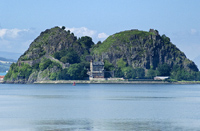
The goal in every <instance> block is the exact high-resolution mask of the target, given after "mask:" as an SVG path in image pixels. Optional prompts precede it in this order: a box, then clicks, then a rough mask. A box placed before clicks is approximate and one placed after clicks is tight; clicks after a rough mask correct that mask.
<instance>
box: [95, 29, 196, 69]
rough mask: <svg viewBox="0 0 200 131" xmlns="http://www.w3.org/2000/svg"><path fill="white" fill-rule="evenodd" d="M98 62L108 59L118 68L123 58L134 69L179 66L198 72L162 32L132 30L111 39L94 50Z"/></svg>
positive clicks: (117, 34) (115, 35)
mask: <svg viewBox="0 0 200 131" xmlns="http://www.w3.org/2000/svg"><path fill="white" fill-rule="evenodd" d="M92 54H93V57H94V59H96V60H100V59H107V60H108V61H109V62H110V63H112V64H114V65H115V66H116V62H117V61H118V60H119V59H120V58H122V59H123V60H124V61H126V62H127V64H128V65H129V66H132V67H133V68H136V67H140V68H144V69H150V68H153V69H156V68H157V67H158V66H159V65H161V64H164V63H166V64H168V65H170V67H171V68H172V67H173V66H174V65H178V66H180V67H181V68H184V69H186V70H187V71H198V68H197V66H196V65H195V64H194V62H192V61H191V60H189V59H187V58H186V56H185V54H184V53H183V52H181V51H180V50H179V49H178V48H177V47H176V46H175V45H174V44H172V43H171V42H170V39H169V38H168V37H166V36H165V35H162V36H160V35H159V33H158V31H156V30H153V29H150V31H149V32H145V31H139V30H129V31H124V32H120V33H116V34H114V35H111V36H109V37H108V38H107V39H106V40H105V41H104V42H103V43H102V44H99V45H97V46H95V47H94V48H93V50H92Z"/></svg>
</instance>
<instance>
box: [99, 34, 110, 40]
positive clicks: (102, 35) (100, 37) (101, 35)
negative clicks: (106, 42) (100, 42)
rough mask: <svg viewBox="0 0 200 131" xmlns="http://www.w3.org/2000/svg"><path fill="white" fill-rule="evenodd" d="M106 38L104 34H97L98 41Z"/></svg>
mask: <svg viewBox="0 0 200 131" xmlns="http://www.w3.org/2000/svg"><path fill="white" fill-rule="evenodd" d="M107 37H108V35H107V34H106V33H99V34H98V38H99V39H106V38H107Z"/></svg>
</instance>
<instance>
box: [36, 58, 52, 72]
mask: <svg viewBox="0 0 200 131" xmlns="http://www.w3.org/2000/svg"><path fill="white" fill-rule="evenodd" d="M51 64H52V61H51V60H50V59H44V60H43V61H42V62H40V64H39V68H40V70H42V71H43V70H45V69H46V68H47V67H49V66H50V65H51Z"/></svg>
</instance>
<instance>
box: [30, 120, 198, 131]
mask: <svg viewBox="0 0 200 131" xmlns="http://www.w3.org/2000/svg"><path fill="white" fill-rule="evenodd" d="M198 123H199V121H196V124H198ZM34 124H35V126H36V128H35V130H36V131H47V130H48V131H74V130H80V131H88V130H92V131H162V130H165V131H184V130H192V131H198V130H199V126H190V125H189V124H187V122H186V121H162V120H161V121H153V120H146V121H144V120H86V119H83V120H43V121H38V122H35V123H34ZM190 124H191V123H190ZM193 124H194V123H193ZM183 125H184V126H183Z"/></svg>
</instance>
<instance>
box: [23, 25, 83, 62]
mask: <svg viewBox="0 0 200 131" xmlns="http://www.w3.org/2000/svg"><path fill="white" fill-rule="evenodd" d="M70 48H73V49H74V50H75V51H76V52H77V53H78V54H79V55H81V54H82V53H83V49H82V47H81V45H80V44H79V43H78V42H77V37H75V36H74V34H73V33H70V32H69V31H65V30H63V29H61V28H59V27H55V28H52V29H47V30H46V31H44V32H42V33H41V34H40V36H38V37H37V38H36V39H35V40H34V41H33V42H32V43H31V45H30V47H29V49H28V50H27V51H26V52H25V53H24V54H23V55H22V56H21V57H20V58H19V61H28V60H30V61H33V60H37V59H39V58H41V57H42V56H44V55H51V54H53V53H55V52H57V51H61V50H68V49H70ZM36 63H37V62H36Z"/></svg>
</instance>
